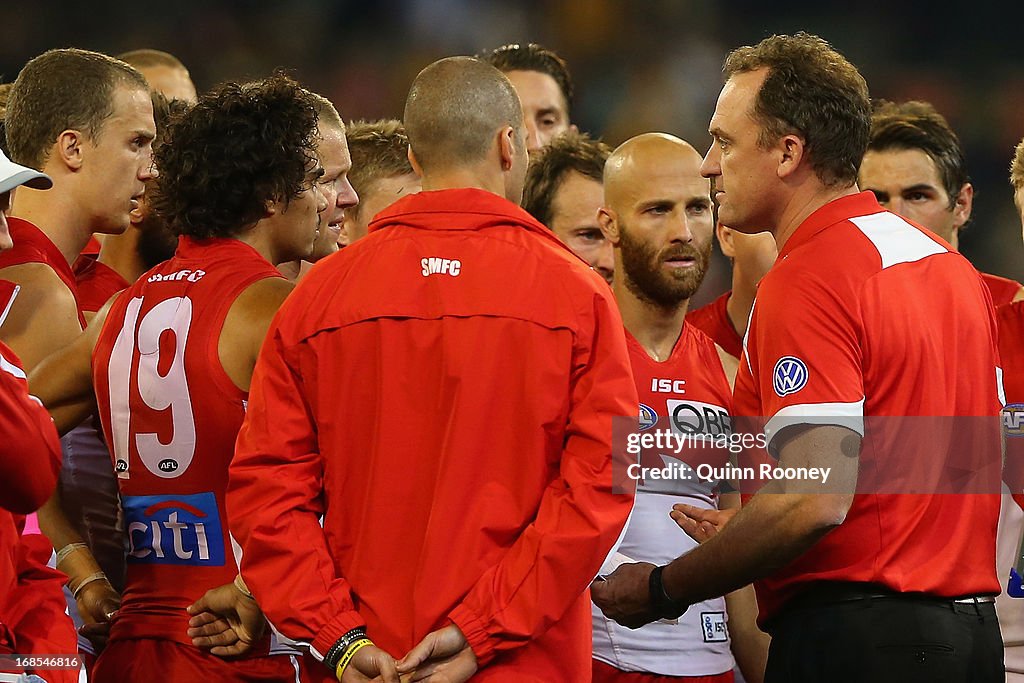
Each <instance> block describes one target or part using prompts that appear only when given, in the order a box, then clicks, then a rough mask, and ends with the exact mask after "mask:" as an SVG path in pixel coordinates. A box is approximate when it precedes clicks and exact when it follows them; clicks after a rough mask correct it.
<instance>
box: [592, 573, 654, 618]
mask: <svg viewBox="0 0 1024 683" xmlns="http://www.w3.org/2000/svg"><path fill="white" fill-rule="evenodd" d="M652 571H654V565H653V564H651V563H649V562H637V563H635V564H624V565H622V566H620V567H619V568H618V569H616V570H615V571H614V572H612V573H611V574H610V575H609V576H608V578H606V579H604V580H601V579H597V580H596V581H594V582H593V583H591V584H590V597H591V599H592V600H593V601H594V604H595V605H597V606H598V607H599V608H600V609H601V611H602V612H604V615H605V616H606V617H608V618H609V619H612V620H613V621H617V622H618V623H620V624H622V625H623V626H625V627H626V628H640V627H641V626H643V625H644V624H649V623H651V622H652V621H656V620H657V619H658V618H659V617H658V615H657V614H655V613H654V611H653V609H652V607H651V591H650V585H651V584H650V581H651V572H652Z"/></svg>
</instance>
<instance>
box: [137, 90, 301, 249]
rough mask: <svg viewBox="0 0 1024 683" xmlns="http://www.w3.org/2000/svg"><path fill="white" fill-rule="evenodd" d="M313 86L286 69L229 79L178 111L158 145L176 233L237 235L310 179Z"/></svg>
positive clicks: (164, 211) (156, 204)
mask: <svg viewBox="0 0 1024 683" xmlns="http://www.w3.org/2000/svg"><path fill="white" fill-rule="evenodd" d="M316 143H317V114H316V106H315V102H314V99H313V95H312V93H310V92H309V91H307V90H305V89H304V88H302V86H300V85H299V84H298V83H297V82H295V81H294V80H292V79H291V78H289V77H288V76H286V75H284V74H282V73H275V74H274V75H273V76H270V77H269V78H265V79H263V80H260V81H254V82H251V83H245V84H238V83H224V84H222V85H219V86H217V88H215V89H214V90H212V91H211V92H209V93H207V94H205V95H203V96H202V97H201V98H199V101H198V102H197V103H196V104H195V105H194V106H192V107H191V108H190V109H189V110H188V111H186V112H184V113H182V114H179V115H177V116H172V118H171V122H170V124H169V125H168V126H167V128H166V129H165V130H164V131H163V140H162V143H161V144H160V145H159V146H158V147H157V148H156V149H155V150H154V153H153V156H154V159H155V161H156V166H157V171H158V173H159V175H158V176H157V178H156V181H155V182H156V191H155V192H154V193H153V197H152V199H153V208H154V210H156V212H157V213H158V214H159V216H160V217H161V218H162V219H163V220H165V221H166V222H167V224H168V225H169V226H170V227H171V229H173V230H174V231H175V232H176V233H178V234H180V235H189V236H191V237H195V238H199V239H207V238H212V237H233V236H235V235H237V234H239V233H241V232H242V231H244V230H246V229H247V228H249V227H251V226H252V225H253V224H255V223H256V222H257V221H259V220H260V218H261V217H262V216H263V212H264V210H265V204H266V202H268V201H271V202H274V201H284V202H288V201H290V200H291V199H293V198H295V197H297V196H298V195H299V194H301V192H302V191H303V190H304V189H305V188H306V187H308V186H309V182H310V178H309V174H310V172H311V171H312V170H313V169H315V168H317V167H318V166H319V161H318V160H317V155H316Z"/></svg>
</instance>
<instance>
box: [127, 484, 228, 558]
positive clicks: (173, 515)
mask: <svg viewBox="0 0 1024 683" xmlns="http://www.w3.org/2000/svg"><path fill="white" fill-rule="evenodd" d="M121 504H122V507H123V508H124V516H125V526H126V528H127V530H128V558H127V559H128V562H131V563H141V564H179V565H194V566H218V567H219V566H223V565H224V532H223V527H222V526H221V519H220V513H219V512H218V510H217V499H216V497H215V496H214V495H213V494H212V493H195V494H192V495H187V496H124V497H123V498H122V500H121Z"/></svg>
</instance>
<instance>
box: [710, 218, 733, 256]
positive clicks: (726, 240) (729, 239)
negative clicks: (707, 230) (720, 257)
mask: <svg viewBox="0 0 1024 683" xmlns="http://www.w3.org/2000/svg"><path fill="white" fill-rule="evenodd" d="M715 234H716V235H718V245H719V246H720V247H722V253H723V254H725V255H726V256H728V257H729V258H736V245H735V244H734V243H733V235H734V234H735V233H734V232H733V230H732V228H727V227H725V226H724V225H722V224H721V223H718V224H717V225H716V226H715Z"/></svg>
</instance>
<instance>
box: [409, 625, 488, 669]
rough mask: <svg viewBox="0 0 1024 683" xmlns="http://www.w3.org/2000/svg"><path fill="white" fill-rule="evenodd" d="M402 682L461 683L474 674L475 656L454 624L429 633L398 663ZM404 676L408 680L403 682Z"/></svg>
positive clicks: (475, 667)
mask: <svg viewBox="0 0 1024 683" xmlns="http://www.w3.org/2000/svg"><path fill="white" fill-rule="evenodd" d="M398 671H399V672H400V673H402V681H403V683H404V682H405V681H432V682H433V683H462V681H466V680H469V677H470V676H472V675H473V674H475V673H476V671H477V663H476V655H475V654H474V653H473V649H472V648H471V647H469V643H467V642H466V636H464V635H463V634H462V631H461V630H459V627H458V626H456V625H455V624H452V625H450V626H446V627H444V628H442V629H440V630H437V631H433V632H431V633H428V634H427V636H426V637H425V638H424V639H423V640H421V641H420V642H419V644H418V645H416V647H414V648H413V649H411V650H409V653H408V654H407V655H405V657H403V658H402V661H400V662H399V663H398ZM407 674H411V677H409V678H406V675H407Z"/></svg>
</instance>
